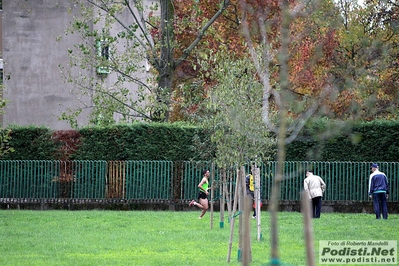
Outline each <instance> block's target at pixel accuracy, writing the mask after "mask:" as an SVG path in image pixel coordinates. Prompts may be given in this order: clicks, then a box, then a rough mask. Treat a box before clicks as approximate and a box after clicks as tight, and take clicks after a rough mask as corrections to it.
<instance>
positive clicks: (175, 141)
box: [1, 123, 211, 161]
mask: <svg viewBox="0 0 399 266" xmlns="http://www.w3.org/2000/svg"><path fill="white" fill-rule="evenodd" d="M11 129H12V132H11V138H12V139H11V140H10V141H9V146H11V147H14V149H15V152H12V153H9V154H7V155H5V156H3V157H2V158H1V159H2V160H116V161H117V160H172V161H178V160H209V159H211V158H204V157H203V156H202V153H201V151H200V150H199V149H198V148H197V147H196V144H195V140H197V141H199V142H200V143H206V142H209V141H210V140H209V138H208V137H207V135H206V134H205V133H204V131H203V130H202V129H201V128H198V127H194V126H188V125H183V124H158V123H151V124H145V123H133V124H130V125H115V126H110V127H87V128H83V129H80V130H78V131H74V130H69V131H62V132H61V131H52V130H50V129H48V128H44V127H33V126H29V127H19V126H13V127H11Z"/></svg>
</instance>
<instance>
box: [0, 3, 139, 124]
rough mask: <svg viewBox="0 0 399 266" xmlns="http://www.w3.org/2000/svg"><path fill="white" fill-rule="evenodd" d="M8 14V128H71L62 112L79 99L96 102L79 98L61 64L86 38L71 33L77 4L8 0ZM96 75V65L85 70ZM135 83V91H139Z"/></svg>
mask: <svg viewBox="0 0 399 266" xmlns="http://www.w3.org/2000/svg"><path fill="white" fill-rule="evenodd" d="M2 12H3V14H2V15H3V16H2V59H3V85H4V92H3V98H4V99H6V100H8V101H9V102H8V103H7V105H6V107H5V108H4V114H2V125H3V127H7V126H8V125H13V124H15V125H21V126H27V125H35V126H46V127H49V128H51V129H55V130H64V129H70V128H71V126H70V125H69V124H68V123H67V122H66V121H61V120H60V119H59V117H60V115H61V114H62V113H63V112H65V111H66V110H67V109H68V108H71V107H74V106H76V105H77V104H79V101H90V98H87V99H77V97H78V96H77V95H74V93H73V92H72V86H73V85H72V84H71V83H66V82H65V81H64V79H63V78H62V75H61V68H60V67H59V66H60V65H63V66H66V65H67V64H68V62H69V56H68V49H70V48H72V47H73V46H74V44H76V43H78V42H79V41H80V39H79V37H78V36H73V35H71V34H68V35H67V36H66V34H65V30H66V28H67V27H68V26H69V25H70V23H71V22H72V21H73V15H74V12H77V7H76V6H73V5H72V4H71V2H70V1H68V0H62V1H61V0H58V1H57V0H28V1H26V0H13V1H5V2H3V7H2ZM96 74H97V73H96V70H95V69H92V70H89V71H87V73H85V75H92V76H95V75H96ZM108 78H110V79H112V75H110V76H109V77H108ZM131 86H132V87H130V88H129V90H130V91H134V90H136V89H137V87H136V85H134V84H132V85H131ZM79 97H80V96H79ZM89 113H90V110H89V109H86V110H83V112H82V113H81V114H80V115H79V117H78V125H79V126H84V125H86V124H87V123H88V118H87V117H88V114H89Z"/></svg>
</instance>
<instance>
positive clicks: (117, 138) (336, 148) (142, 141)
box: [1, 120, 399, 162]
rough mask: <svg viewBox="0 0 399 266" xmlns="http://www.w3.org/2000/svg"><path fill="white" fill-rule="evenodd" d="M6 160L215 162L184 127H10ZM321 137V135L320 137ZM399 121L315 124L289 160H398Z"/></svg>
mask: <svg viewBox="0 0 399 266" xmlns="http://www.w3.org/2000/svg"><path fill="white" fill-rule="evenodd" d="M10 128H11V129H12V132H11V137H12V139H11V140H10V141H9V146H11V147H13V148H14V149H15V152H12V153H9V154H6V155H4V156H3V157H2V158H1V159H2V160H170V161H180V160H194V161H199V160H212V158H213V155H214V154H215V153H214V152H215V151H214V150H213V149H212V147H213V146H214V145H212V143H211V142H210V137H209V135H208V134H207V133H206V132H205V131H204V130H203V129H202V128H199V127H195V126H189V125H185V124H160V123H150V124H146V123H133V124H129V125H115V126H111V127H87V128H83V129H80V130H78V131H74V130H69V131H52V130H50V129H48V128H45V127H34V126H29V127H21V126H12V127H10ZM321 132H322V133H321ZM398 140H399V121H383V120H377V121H372V122H364V123H358V124H354V125H351V126H347V124H346V126H342V127H341V126H338V125H337V124H331V123H330V124H329V123H324V124H322V125H320V124H317V125H313V126H311V127H309V128H307V129H306V130H304V132H303V134H302V135H301V136H299V137H298V139H297V141H295V142H293V143H292V144H290V145H288V146H287V160H288V161H311V160H318V161H386V162H390V161H397V160H398V154H399V141H398Z"/></svg>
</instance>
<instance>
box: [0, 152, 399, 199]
mask: <svg viewBox="0 0 399 266" xmlns="http://www.w3.org/2000/svg"><path fill="white" fill-rule="evenodd" d="M370 164H371V163H370V162H285V163H284V181H283V183H282V187H281V197H280V198H281V199H282V200H299V198H300V192H301V190H302V188H303V179H304V178H305V171H306V170H307V169H311V170H313V172H314V173H315V174H316V175H320V176H321V177H322V178H323V179H324V181H325V182H326V185H327V190H326V192H325V195H324V199H325V200H342V201H365V200H368V196H367V189H368V180H369V175H370V173H371V172H370ZM379 164H380V170H381V171H383V172H384V173H385V174H386V175H387V176H388V179H389V184H390V197H389V201H399V193H398V192H399V180H398V179H399V178H398V177H399V163H394V162H389V163H388V162H380V163H379ZM258 167H259V168H260V173H261V186H260V187H261V198H262V199H269V198H270V193H271V188H272V184H273V179H274V177H275V173H276V168H277V162H265V163H263V164H261V165H259V166H258ZM203 169H209V170H210V171H211V176H212V179H211V185H213V186H214V187H215V188H216V189H215V193H214V198H215V199H218V198H220V195H221V193H220V184H221V176H222V174H223V171H224V170H223V169H219V168H217V167H216V166H215V165H214V164H213V163H212V162H188V161H179V162H172V161H5V160H0V198H26V199H54V198H67V199H112V198H116V199H126V200H149V201H151V200H155V201H175V202H182V201H188V200H190V199H193V198H196V197H197V193H198V188H197V185H198V183H199V182H200V180H201V178H202V175H201V172H202V170H203ZM246 169H247V172H248V173H249V169H250V166H249V165H247V166H246ZM225 173H226V182H227V185H228V187H232V188H233V187H234V186H235V175H236V171H235V169H227V170H226V171H225ZM212 183H213V184H212Z"/></svg>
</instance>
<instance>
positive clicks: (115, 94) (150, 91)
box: [61, 0, 230, 126]
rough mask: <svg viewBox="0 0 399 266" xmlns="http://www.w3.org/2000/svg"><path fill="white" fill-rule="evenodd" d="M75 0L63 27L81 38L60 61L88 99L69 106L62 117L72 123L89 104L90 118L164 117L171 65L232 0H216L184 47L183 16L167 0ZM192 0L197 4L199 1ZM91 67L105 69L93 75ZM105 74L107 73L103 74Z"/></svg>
mask: <svg viewBox="0 0 399 266" xmlns="http://www.w3.org/2000/svg"><path fill="white" fill-rule="evenodd" d="M73 2H74V3H75V6H76V7H77V8H75V9H72V10H71V11H72V12H74V13H75V14H76V16H75V17H74V21H73V23H72V25H71V27H70V28H69V30H68V32H67V33H69V34H72V33H74V34H78V35H79V36H80V37H81V39H82V42H81V43H79V44H76V45H75V47H74V48H73V49H70V51H69V53H70V63H69V66H68V67H63V66H62V70H63V74H64V77H65V79H66V80H67V81H68V82H71V83H73V84H75V87H76V91H75V93H76V94H77V95H80V96H78V99H83V98H82V97H81V96H82V95H84V96H85V97H89V98H90V101H87V102H85V101H84V100H82V105H83V106H82V107H79V108H75V109H70V110H69V111H68V112H66V113H65V114H63V116H62V117H61V119H65V120H69V121H70V123H71V124H72V125H75V126H76V117H77V116H78V115H79V114H80V113H81V112H82V108H91V121H90V122H92V123H93V124H110V123H114V116H115V114H118V115H119V117H120V118H121V119H120V120H122V121H131V120H134V119H137V118H141V119H145V120H149V121H168V120H169V112H170V108H171V96H172V92H173V78H174V76H175V70H176V69H177V67H178V66H179V65H181V64H182V62H184V60H186V58H187V57H188V56H189V55H190V53H191V52H192V51H193V49H194V48H195V47H196V46H197V45H198V43H199V42H200V41H201V39H202V38H203V36H204V34H205V33H206V32H207V30H208V28H209V27H210V26H211V25H212V24H213V23H214V22H215V21H216V19H217V18H218V17H219V16H221V14H222V13H223V12H224V10H225V9H226V8H227V6H228V5H229V2H230V1H229V0H221V1H220V2H219V3H218V4H217V5H215V8H214V13H213V14H212V16H210V17H208V18H207V19H206V20H204V22H203V23H202V24H201V25H199V26H200V27H199V28H197V29H195V32H196V37H195V39H193V41H192V42H191V43H190V44H189V45H188V46H185V47H181V46H179V43H181V42H178V41H177V40H176V39H175V30H176V28H178V25H179V23H181V21H179V19H177V18H176V16H175V13H174V2H173V1H171V0H160V1H159V2H154V4H153V5H151V6H145V4H144V3H145V2H144V1H128V0H126V1H114V0H85V1H79V0H75V1H73ZM190 5H192V8H194V9H195V8H196V7H197V5H198V3H197V2H196V1H193V2H192V3H191V2H190ZM198 15H200V14H198ZM176 50H179V51H181V52H180V53H176ZM176 54H179V56H178V57H176V56H175V55H176ZM149 66H151V69H149ZM93 68H95V69H97V72H98V73H103V74H100V75H92V69H93ZM146 71H149V72H150V73H147V72H146ZM90 73H91V74H90ZM107 75H110V78H105V77H106V76H107ZM110 80H111V84H110V83H109V82H110ZM129 84H136V85H137V86H138V88H139V89H138V91H137V92H132V91H131V90H130V89H128V87H129V86H128V85H129Z"/></svg>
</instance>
